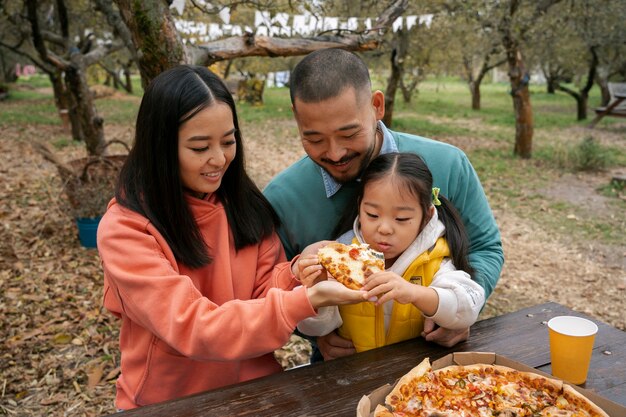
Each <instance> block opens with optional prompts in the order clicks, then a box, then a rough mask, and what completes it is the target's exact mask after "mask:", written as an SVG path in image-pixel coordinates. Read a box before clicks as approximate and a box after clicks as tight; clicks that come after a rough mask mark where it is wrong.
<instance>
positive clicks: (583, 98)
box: [576, 94, 589, 120]
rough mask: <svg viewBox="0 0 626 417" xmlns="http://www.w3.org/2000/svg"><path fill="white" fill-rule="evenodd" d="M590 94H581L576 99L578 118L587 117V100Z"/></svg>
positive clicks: (583, 118)
mask: <svg viewBox="0 0 626 417" xmlns="http://www.w3.org/2000/svg"><path fill="white" fill-rule="evenodd" d="M588 101H589V96H588V95H587V94H580V95H579V96H578V98H577V99H576V120H585V119H587V102H588Z"/></svg>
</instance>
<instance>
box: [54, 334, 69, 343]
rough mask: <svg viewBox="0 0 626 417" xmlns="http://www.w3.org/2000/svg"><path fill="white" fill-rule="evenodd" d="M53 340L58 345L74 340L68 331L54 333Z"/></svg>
mask: <svg viewBox="0 0 626 417" xmlns="http://www.w3.org/2000/svg"><path fill="white" fill-rule="evenodd" d="M53 340H54V343H55V344H57V345H67V344H68V343H70V342H71V341H72V335H71V334H67V333H57V334H55V335H54V339H53Z"/></svg>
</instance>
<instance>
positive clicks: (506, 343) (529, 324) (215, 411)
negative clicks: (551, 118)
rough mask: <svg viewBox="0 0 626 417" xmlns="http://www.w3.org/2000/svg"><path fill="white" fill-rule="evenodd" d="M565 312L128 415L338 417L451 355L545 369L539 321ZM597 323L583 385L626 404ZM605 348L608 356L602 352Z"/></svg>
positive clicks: (619, 343)
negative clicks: (424, 363) (479, 354)
mask: <svg viewBox="0 0 626 417" xmlns="http://www.w3.org/2000/svg"><path fill="white" fill-rule="evenodd" d="M568 314H571V315H577V316H583V317H585V316H584V315H583V314H579V313H576V312H573V311H572V310H570V309H568V308H566V307H564V306H562V305H559V304H556V303H546V304H542V305H538V306H534V307H531V308H527V309H523V310H520V311H517V312H514V313H510V314H506V315H503V316H499V317H494V318H491V319H488V320H483V321H480V322H478V323H476V324H475V325H474V326H473V327H472V330H471V336H470V339H469V340H468V341H467V342H464V343H461V344H459V345H457V346H455V347H454V348H452V349H446V348H442V347H440V346H438V345H435V344H432V343H427V342H425V341H424V340H423V339H422V338H418V339H414V340H410V341H406V342H403V343H398V344H396V345H391V346H386V347H384V348H380V349H374V350H371V351H368V352H363V353H360V354H356V355H352V356H349V357H345V358H340V359H336V360H333V361H330V362H324V363H317V364H313V365H311V366H306V367H302V368H298V369H294V370H291V371H287V372H283V373H280V374H276V375H272V376H269V377H265V378H260V379H257V380H254V381H248V382H245V383H241V384H236V385H232V386H228V387H223V388H220V389H217V390H213V391H209V392H205V393H201V394H196V395H194V396H190V397H187V398H184V399H178V400H173V401H169V402H165V403H160V404H154V405H151V406H147V407H141V408H138V409H136V410H130V411H128V412H126V413H125V414H124V415H125V416H126V415H128V416H129V417H131V416H189V417H194V416H207V415H228V416H276V415H280V416H338V415H354V413H355V410H356V405H357V403H358V401H359V399H360V398H361V396H362V395H364V394H367V393H369V392H371V391H372V390H374V389H375V388H377V387H379V386H381V385H384V384H385V383H392V382H393V381H395V380H396V379H397V378H399V377H400V376H402V375H403V374H405V373H406V372H407V371H408V370H409V369H411V368H412V367H413V366H415V365H416V364H417V363H419V362H420V361H421V360H422V359H423V358H425V357H430V359H431V361H434V360H436V359H438V358H440V357H442V356H445V355H447V354H448V353H451V352H455V351H488V352H496V353H498V354H499V355H503V356H506V357H508V358H510V359H513V360H516V361H519V362H522V363H525V364H526V365H529V366H532V367H535V368H538V369H542V370H546V369H547V370H548V371H549V369H550V368H549V363H550V354H549V346H548V330H547V327H546V325H545V323H546V322H547V321H548V320H549V319H550V318H552V317H555V316H558V315H568ZM593 321H594V322H596V323H597V324H598V327H599V333H598V336H597V339H596V340H597V342H596V348H595V349H594V353H593V357H592V364H591V370H590V378H589V380H588V381H587V383H586V386H585V388H587V389H592V390H594V391H596V392H597V393H599V394H600V395H603V396H605V397H607V398H609V399H611V400H613V401H615V402H618V403H621V404H624V405H626V392H625V391H626V333H624V332H622V331H620V330H617V329H615V328H613V327H611V326H609V325H606V324H604V323H601V322H598V321H597V320H593ZM606 351H610V352H611V355H607V354H605V353H603V352H606Z"/></svg>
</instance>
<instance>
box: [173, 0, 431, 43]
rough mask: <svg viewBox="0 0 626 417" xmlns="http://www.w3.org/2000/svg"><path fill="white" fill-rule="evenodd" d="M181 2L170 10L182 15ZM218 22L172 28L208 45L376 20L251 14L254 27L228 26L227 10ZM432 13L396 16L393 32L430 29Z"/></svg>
mask: <svg viewBox="0 0 626 417" xmlns="http://www.w3.org/2000/svg"><path fill="white" fill-rule="evenodd" d="M184 4H185V0H174V1H173V2H172V4H171V5H170V8H173V9H176V11H177V12H178V13H179V15H180V14H182V12H183V10H184ZM218 15H219V17H220V19H221V20H222V23H204V22H194V21H188V20H183V19H180V18H175V19H174V21H175V25H176V29H177V30H178V31H179V32H180V33H182V34H184V35H186V38H185V39H184V41H186V42H189V43H201V42H208V41H212V40H215V39H219V38H222V37H226V36H241V35H243V34H244V33H254V34H256V35H259V36H312V35H315V34H318V33H321V32H325V31H333V30H346V31H363V30H369V29H372V25H373V23H374V22H375V21H376V20H375V19H372V18H357V17H347V18H344V17H330V16H327V17H321V18H318V17H316V16H314V15H312V14H309V13H304V14H295V15H290V14H288V13H276V14H275V15H273V16H272V15H271V14H270V13H269V12H263V11H258V10H257V11H255V14H254V28H252V27H250V26H248V25H244V26H242V25H232V24H230V9H229V8H223V9H221V10H220V12H219V14H218ZM432 20H433V15H432V14H425V15H410V16H400V17H398V18H397V19H396V20H395V21H394V22H393V24H392V26H391V28H392V30H393V31H394V32H397V31H398V30H400V29H404V28H406V29H407V30H410V29H411V28H412V27H414V26H415V25H425V26H426V27H430V24H431V22H432Z"/></svg>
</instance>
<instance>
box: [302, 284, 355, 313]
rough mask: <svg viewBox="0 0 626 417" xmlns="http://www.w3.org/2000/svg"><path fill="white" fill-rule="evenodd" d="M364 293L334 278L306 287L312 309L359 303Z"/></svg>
mask: <svg viewBox="0 0 626 417" xmlns="http://www.w3.org/2000/svg"><path fill="white" fill-rule="evenodd" d="M365 294H366V293H365V292H364V291H357V290H351V289H350V288H348V287H346V286H345V285H343V284H341V283H339V282H337V281H334V280H324V281H321V282H319V283H317V284H315V285H314V286H312V287H311V288H307V295H308V296H309V300H310V302H311V305H312V306H313V308H314V309H318V308H320V307H326V306H336V305H343V304H354V303H360V302H363V301H364V299H365Z"/></svg>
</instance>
